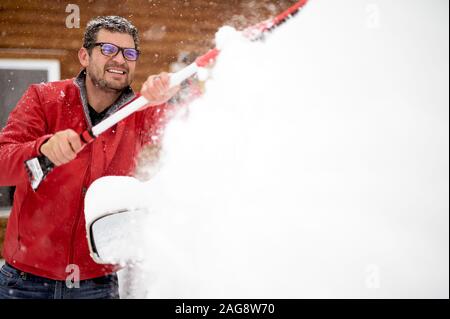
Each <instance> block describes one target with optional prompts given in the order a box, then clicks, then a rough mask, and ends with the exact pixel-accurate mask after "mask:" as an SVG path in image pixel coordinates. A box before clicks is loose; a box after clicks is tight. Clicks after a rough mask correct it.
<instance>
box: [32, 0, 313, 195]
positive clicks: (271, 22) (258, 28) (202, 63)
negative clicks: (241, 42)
mask: <svg viewBox="0 0 450 319" xmlns="http://www.w3.org/2000/svg"><path fill="white" fill-rule="evenodd" d="M307 2H308V0H300V1H297V2H296V3H295V4H294V5H292V6H291V7H290V8H288V9H287V10H285V11H283V12H282V13H281V14H279V15H277V16H276V17H274V18H271V19H268V20H265V21H263V22H260V23H258V24H255V25H253V26H250V27H248V28H246V29H244V30H243V31H242V33H243V35H244V36H245V37H246V38H248V39H250V40H252V41H255V40H259V39H262V38H263V36H264V34H265V33H266V32H270V31H272V30H273V29H275V28H276V27H278V26H280V25H281V24H283V23H284V22H286V21H287V20H288V19H289V18H290V17H292V16H294V15H295V14H297V13H298V12H299V11H300V9H301V8H303V6H304V5H305V4H306V3H307ZM219 53H220V51H219V49H217V48H214V49H212V50H209V51H208V52H207V53H206V54H204V55H202V56H200V57H198V58H197V59H196V60H195V62H193V63H192V64H190V65H188V66H187V67H185V68H183V69H182V70H180V71H178V72H176V73H173V74H171V75H170V86H171V87H173V86H176V85H179V84H181V82H183V81H184V80H186V79H188V78H189V77H191V76H193V75H194V74H196V73H197V72H198V70H199V69H200V68H204V67H206V66H208V65H209V64H210V63H211V62H213V61H214V60H215V59H216V58H217V56H218V55H219ZM148 103H150V101H148V100H147V99H146V98H145V97H143V96H140V97H138V98H136V99H134V100H133V101H131V102H129V103H128V104H126V105H125V106H123V107H121V108H120V109H119V110H118V111H117V112H115V113H114V114H112V115H111V116H109V117H108V118H106V119H105V120H103V121H102V122H100V123H99V124H97V125H95V126H94V127H92V129H88V130H86V131H84V132H83V133H81V134H80V138H81V140H82V141H83V142H84V143H86V144H88V143H90V142H92V141H93V140H94V139H95V138H97V136H99V135H100V134H102V133H103V132H105V131H106V130H108V129H109V128H111V127H112V126H114V125H116V124H117V123H118V122H120V121H121V120H123V119H125V118H126V117H128V116H129V115H131V114H133V113H134V112H136V111H138V110H139V109H140V108H142V107H143V106H145V105H147V104H148ZM53 167H54V164H53V163H52V162H50V160H48V159H47V158H46V157H45V156H39V157H35V158H32V159H30V160H27V161H25V168H26V170H27V173H28V176H29V179H30V183H31V187H32V189H33V190H36V189H37V188H38V187H39V185H40V183H41V182H42V181H43V180H44V178H45V176H47V174H48V173H50V172H51V170H52V169H53Z"/></svg>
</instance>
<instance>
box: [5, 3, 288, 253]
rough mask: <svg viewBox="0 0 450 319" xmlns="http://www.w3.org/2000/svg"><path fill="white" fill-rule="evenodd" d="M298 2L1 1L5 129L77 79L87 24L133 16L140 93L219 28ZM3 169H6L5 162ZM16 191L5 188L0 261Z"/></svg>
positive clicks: (210, 40) (209, 41)
mask: <svg viewBox="0 0 450 319" xmlns="http://www.w3.org/2000/svg"><path fill="white" fill-rule="evenodd" d="M295 2H296V0H258V1H254V0H227V1H219V0H208V1H205V0H120V1H119V0H112V1H111V0H108V1H106V0H89V1H54V0H51V1H50V0H46V1H44V0H38V1H36V0H23V1H17V0H2V1H1V2H0V92H1V94H0V128H3V127H4V125H5V123H6V121H7V119H8V115H9V113H10V111H11V110H12V109H13V108H14V106H15V105H16V103H17V101H18V100H19V98H20V97H21V96H22V94H23V93H24V91H25V90H26V88H27V87H28V86H29V85H30V84H32V83H40V82H46V81H56V80H60V79H67V78H72V77H75V76H76V75H77V74H78V72H79V71H80V65H79V62H78V57H77V52H78V49H79V48H80V47H81V44H82V37H83V32H84V27H85V25H86V23H87V22H88V21H89V20H90V19H92V18H94V17H96V16H101V15H119V16H123V17H125V18H127V19H129V20H130V21H131V22H132V23H133V24H135V25H136V27H137V28H138V29H139V32H140V39H141V51H142V54H141V57H140V60H139V62H138V67H137V69H136V77H135V81H134V83H133V85H132V87H133V89H135V90H138V89H139V88H140V85H141V84H142V83H143V81H144V80H145V78H146V77H147V76H149V75H151V74H155V73H159V72H161V71H171V70H175V69H177V68H180V67H182V66H183V65H185V64H188V63H190V62H192V61H193V59H195V57H196V56H198V55H199V54H201V53H204V52H205V51H207V50H208V49H209V48H211V47H213V46H214V35H215V33H216V31H217V30H218V28H219V27H220V26H222V25H224V24H229V25H231V26H234V27H236V28H238V29H242V28H244V27H246V26H249V25H251V24H254V23H256V22H259V21H261V20H264V19H266V18H269V17H271V16H274V15H276V13H278V12H280V11H282V10H283V9H286V8H288V7H289V6H290V5H292V4H293V3H295ZM0 165H1V164H0ZM13 193H14V188H13V187H0V260H1V249H2V243H3V237H4V232H5V227H6V223H7V218H8V215H9V211H10V207H11V205H12V201H13Z"/></svg>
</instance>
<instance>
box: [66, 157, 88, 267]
mask: <svg viewBox="0 0 450 319" xmlns="http://www.w3.org/2000/svg"><path fill="white" fill-rule="evenodd" d="M91 160H92V152H90V154H89V162H88V163H89V164H88V167H87V168H86V172H85V175H84V180H83V188H82V190H81V196H80V205H79V206H78V212H77V216H76V218H75V223H74V225H73V226H72V235H71V238H70V249H69V252H70V253H69V263H68V264H67V265H72V264H73V259H74V250H75V249H74V246H75V236H76V233H77V229H78V224H79V223H80V218H81V215H82V210H81V207H82V206H83V204H82V203H83V199H84V196H85V195H86V191H87V188H86V186H85V185H86V181H87V179H88V176H89V174H88V171H89V168H90V167H91V164H90V163H91Z"/></svg>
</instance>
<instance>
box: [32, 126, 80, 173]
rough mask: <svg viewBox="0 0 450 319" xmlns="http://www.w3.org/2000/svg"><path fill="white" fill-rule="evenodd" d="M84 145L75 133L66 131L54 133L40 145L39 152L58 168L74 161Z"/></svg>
mask: <svg viewBox="0 0 450 319" xmlns="http://www.w3.org/2000/svg"><path fill="white" fill-rule="evenodd" d="M84 145H85V144H83V142H82V141H81V139H80V136H79V135H78V134H77V133H76V132H75V131H73V130H71V129H68V130H65V131H59V132H57V133H55V135H53V136H52V137H51V138H50V139H49V140H48V141H47V142H45V143H44V144H42V146H41V148H40V152H41V154H43V155H45V156H47V158H48V159H49V160H50V161H51V162H52V163H53V164H55V165H56V166H60V165H63V164H66V163H68V162H70V161H71V160H73V159H75V157H77V153H78V152H80V151H81V150H82V149H83V147H84Z"/></svg>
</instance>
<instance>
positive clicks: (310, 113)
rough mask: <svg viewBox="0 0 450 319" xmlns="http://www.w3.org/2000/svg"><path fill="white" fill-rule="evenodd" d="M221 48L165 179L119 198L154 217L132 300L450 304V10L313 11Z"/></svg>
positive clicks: (401, 5)
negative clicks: (404, 300) (416, 300)
mask: <svg viewBox="0 0 450 319" xmlns="http://www.w3.org/2000/svg"><path fill="white" fill-rule="evenodd" d="M222 36H223V37H222ZM217 43H219V44H220V45H221V46H222V48H221V49H222V52H221V54H220V57H219V59H218V61H217V64H216V65H215V67H214V69H213V70H212V77H211V79H210V80H209V81H208V82H207V84H206V93H205V95H204V97H203V98H201V99H200V100H198V101H196V102H194V103H193V104H192V105H191V106H190V110H189V116H188V117H187V119H186V117H183V118H182V119H175V120H173V121H172V122H171V123H170V124H169V125H168V127H167V129H166V133H165V137H164V140H163V148H164V156H163V158H162V164H163V166H162V168H161V171H160V172H159V174H157V175H156V176H155V177H154V178H153V179H152V180H151V181H149V182H146V183H141V184H134V185H131V186H128V187H125V186H123V185H122V186H123V187H122V188H121V189H120V191H119V190H117V193H120V195H121V196H120V197H117V198H114V200H115V201H120V200H122V199H123V198H125V197H127V196H128V195H129V196H130V198H132V200H131V202H130V201H129V200H126V199H123V200H124V201H125V207H127V205H130V206H134V207H136V206H139V207H142V208H145V209H147V210H148V211H149V212H150V215H149V218H148V221H147V224H146V225H144V228H145V229H146V230H145V232H143V233H142V234H141V235H142V237H141V238H142V242H141V241H139V243H137V244H138V245H139V246H141V247H143V249H144V252H145V253H144V256H143V258H144V259H143V261H142V262H141V263H140V264H139V268H140V270H141V271H136V273H135V276H136V277H135V280H136V282H138V283H139V284H138V287H137V289H136V293H135V295H134V296H135V297H147V298H328V297H330V298H347V297H353V298H448V291H449V290H448V288H449V286H448V282H449V277H448V270H449V255H448V254H449V247H448V243H449V240H448V239H449V228H448V227H449V226H448V225H449V223H448V222H449V220H448V208H449V201H448V192H449V189H448V188H449V187H448V185H449V184H448V176H449V174H448V173H449V170H448V167H449V165H448V164H449V157H448V154H449V152H448V150H449V149H448V145H449V143H448V142H449V141H448V127H449V126H448V118H449V117H448V115H449V114H448V103H449V98H448V87H449V83H448V70H449V65H448V52H449V51H448V2H446V1H419V0H413V1H411V0H408V1H406V0H398V1H389V0H371V1H361V0H341V1H325V0H312V1H310V3H309V4H308V5H307V7H306V8H305V9H304V10H303V11H302V12H301V13H300V14H299V15H298V16H297V17H295V18H294V19H292V20H290V21H289V22H288V23H286V24H284V25H283V26H282V27H280V28H279V29H277V30H276V31H274V32H273V34H271V35H270V36H268V37H267V39H266V40H265V41H264V42H257V43H249V42H246V41H242V40H241V38H240V37H239V35H238V34H235V33H234V32H232V30H230V28H226V29H221V31H220V32H219V33H218V39H217ZM108 183H109V184H111V185H113V184H114V180H109V181H108ZM119 184H120V182H119ZM111 187H113V186H111ZM139 192H140V193H142V192H144V193H145V194H144V195H142V194H141V195H139V197H140V199H139V200H138V202H139V204H137V203H136V202H134V199H135V198H136V194H138V193H139ZM94 196H99V197H98V198H101V196H100V194H97V195H95V194H94ZM95 198H97V197H95ZM142 200H145V203H143V202H142ZM98 202H101V200H99V201H98ZM98 205H100V204H98ZM114 205H115V204H114ZM117 205H119V206H123V204H122V203H119V204H117ZM93 209H94V210H95V209H96V207H95V206H94V207H93ZM99 209H100V210H102V209H111V207H106V208H105V207H99Z"/></svg>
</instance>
